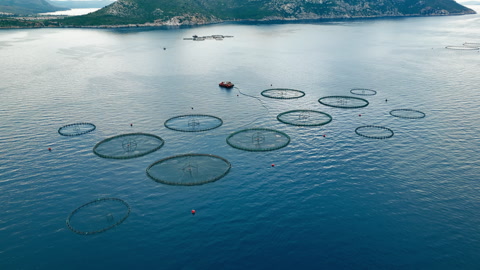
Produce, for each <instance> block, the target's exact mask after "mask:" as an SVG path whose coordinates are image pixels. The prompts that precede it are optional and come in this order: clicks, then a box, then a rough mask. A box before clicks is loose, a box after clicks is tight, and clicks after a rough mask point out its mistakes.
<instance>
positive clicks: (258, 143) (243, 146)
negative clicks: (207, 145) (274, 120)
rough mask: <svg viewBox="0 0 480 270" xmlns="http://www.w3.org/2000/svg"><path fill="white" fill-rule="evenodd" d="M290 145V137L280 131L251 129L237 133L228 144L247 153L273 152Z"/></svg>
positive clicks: (231, 135) (229, 138)
mask: <svg viewBox="0 0 480 270" xmlns="http://www.w3.org/2000/svg"><path fill="white" fill-rule="evenodd" d="M289 143H290V137H289V136H288V135H287V134H285V133H283V132H281V131H278V130H274V129H267V128H251V129H243V130H240V131H236V132H234V133H232V134H230V135H229V136H228V137H227V144H228V145H230V146H231V147H233V148H237V149H240V150H245V151H253V152H260V151H272V150H277V149H280V148H283V147H285V146H287V145H288V144H289Z"/></svg>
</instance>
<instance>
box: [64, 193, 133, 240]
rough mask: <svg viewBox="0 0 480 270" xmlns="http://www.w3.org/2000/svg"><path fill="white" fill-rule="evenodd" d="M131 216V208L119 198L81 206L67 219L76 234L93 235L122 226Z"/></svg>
mask: <svg viewBox="0 0 480 270" xmlns="http://www.w3.org/2000/svg"><path fill="white" fill-rule="evenodd" d="M129 215H130V206H129V205H128V204H127V203H126V202H125V201H123V200H121V199H117V198H102V199H97V200H94V201H91V202H88V203H86V204H83V205H81V206H80V207H78V208H77V209H75V210H73V212H72V213H71V214H70V215H69V216H68V217H67V220H66V223H67V227H68V228H69V229H70V230H71V231H73V232H74V233H77V234H81V235H91V234H97V233H102V232H105V231H107V230H110V229H112V228H114V227H116V226H118V225H120V224H121V223H122V222H123V221H125V219H127V217H128V216H129Z"/></svg>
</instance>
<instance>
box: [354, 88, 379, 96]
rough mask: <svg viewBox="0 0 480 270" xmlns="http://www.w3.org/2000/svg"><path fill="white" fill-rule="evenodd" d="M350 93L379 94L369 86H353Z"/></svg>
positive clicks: (361, 94) (360, 94)
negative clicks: (368, 87)
mask: <svg viewBox="0 0 480 270" xmlns="http://www.w3.org/2000/svg"><path fill="white" fill-rule="evenodd" d="M350 93H352V94H354V95H359V96H374V95H376V94H377V91H375V90H373V89H367V88H352V89H350Z"/></svg>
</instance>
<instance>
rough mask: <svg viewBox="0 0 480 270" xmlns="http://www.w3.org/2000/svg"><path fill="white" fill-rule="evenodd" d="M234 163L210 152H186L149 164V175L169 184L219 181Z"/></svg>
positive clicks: (188, 184) (186, 184) (190, 184)
mask: <svg viewBox="0 0 480 270" xmlns="http://www.w3.org/2000/svg"><path fill="white" fill-rule="evenodd" d="M231 167H232V165H231V164H230V162H229V161H228V160H226V159H224V158H222V157H219V156H215V155H209V154H184V155H176V156H171V157H168V158H164V159H161V160H158V161H156V162H154V163H153V164H151V165H150V166H148V168H147V170H146V172H147V175H148V177H150V178H151V179H153V180H154V181H156V182H159V183H163V184H167V185H178V186H194V185H202V184H206V183H210V182H214V181H217V180H219V179H221V178H222V177H224V176H225V175H227V173H228V172H229V171H230V168H231Z"/></svg>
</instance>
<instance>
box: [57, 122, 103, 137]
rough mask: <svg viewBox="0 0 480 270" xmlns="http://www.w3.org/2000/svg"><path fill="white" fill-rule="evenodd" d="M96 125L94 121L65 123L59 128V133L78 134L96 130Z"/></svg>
mask: <svg viewBox="0 0 480 270" xmlns="http://www.w3.org/2000/svg"><path fill="white" fill-rule="evenodd" d="M95 128H96V126H95V125H94V124H92V123H75V124H69V125H65V126H63V127H61V128H59V129H58V134H60V135H62V136H78V135H82V134H86V133H89V132H92V131H94V130H95Z"/></svg>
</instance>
